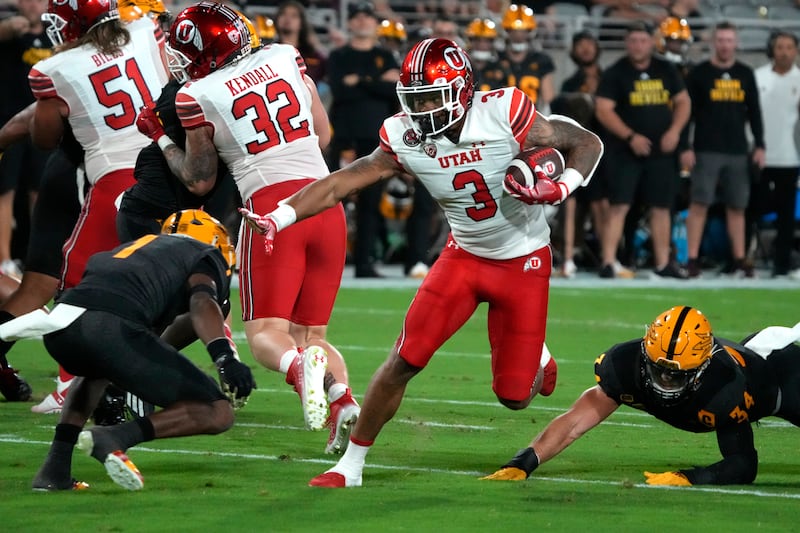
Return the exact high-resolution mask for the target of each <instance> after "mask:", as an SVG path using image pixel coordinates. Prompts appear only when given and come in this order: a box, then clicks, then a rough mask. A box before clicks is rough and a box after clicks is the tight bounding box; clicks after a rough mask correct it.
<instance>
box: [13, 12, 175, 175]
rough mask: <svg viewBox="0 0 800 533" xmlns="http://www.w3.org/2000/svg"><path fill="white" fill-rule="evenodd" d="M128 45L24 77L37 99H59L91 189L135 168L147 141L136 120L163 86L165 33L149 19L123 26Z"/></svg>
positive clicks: (44, 64)
mask: <svg viewBox="0 0 800 533" xmlns="http://www.w3.org/2000/svg"><path fill="white" fill-rule="evenodd" d="M125 27H126V28H127V29H128V31H129V32H130V34H131V40H130V42H128V44H126V45H125V46H123V47H122V48H121V49H120V52H119V54H116V55H113V56H110V55H105V54H102V53H100V52H98V51H97V50H96V49H95V48H94V47H92V46H90V45H84V46H81V47H78V48H72V49H70V50H66V51H64V52H60V53H58V54H56V55H54V56H52V57H50V58H48V59H45V60H43V61H40V62H39V63H37V64H36V65H34V67H33V68H32V69H31V71H30V74H29V76H28V80H29V81H30V85H31V89H32V90H33V94H34V96H35V97H36V98H37V99H38V100H42V99H47V98H60V99H61V100H63V101H64V102H65V103H66V104H67V105H68V106H69V123H70V126H71V127H72V132H73V133H74V134H75V138H76V139H77V140H78V142H80V143H81V146H83V149H84V150H85V156H84V157H85V164H86V176H87V178H88V179H89V182H90V183H92V184H94V183H96V182H97V180H99V179H100V178H102V177H103V176H105V175H106V174H108V173H110V172H113V171H115V170H120V169H125V168H130V169H132V168H133V167H134V166H136V157H137V156H138V155H139V152H140V151H141V149H142V148H144V147H145V146H147V145H148V144H150V139H148V138H147V137H145V136H144V135H142V134H141V133H139V130H138V129H137V128H136V116H137V115H138V114H139V109H141V107H142V106H143V105H144V104H145V103H150V104H152V103H153V102H155V101H156V100H157V99H158V97H159V96H160V95H161V88H162V87H163V86H164V85H165V84H166V83H167V71H166V68H165V67H164V62H163V60H162V59H161V47H162V46H163V44H164V34H163V33H162V32H161V30H160V29H159V28H158V27H157V26H154V25H153V22H152V21H151V20H150V19H148V18H142V19H139V20H137V21H134V22H131V23H130V24H128V25H126V26H125Z"/></svg>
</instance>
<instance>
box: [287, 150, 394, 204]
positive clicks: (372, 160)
mask: <svg viewBox="0 0 800 533" xmlns="http://www.w3.org/2000/svg"><path fill="white" fill-rule="evenodd" d="M401 173H402V169H401V167H400V166H399V165H398V164H397V162H396V161H395V160H394V159H393V158H392V156H390V155H389V154H387V153H385V152H384V151H383V150H381V149H380V148H376V149H375V151H374V152H372V153H371V154H369V155H366V156H364V157H361V158H359V159H356V160H355V161H353V162H352V163H350V164H349V165H347V166H346V167H344V168H342V169H340V170H337V171H336V172H334V173H333V174H330V175H328V176H326V177H325V178H323V179H321V180H317V181H315V182H313V183H310V184H308V185H306V186H305V187H303V188H302V189H300V190H299V191H297V192H296V193H295V194H294V195H292V196H290V197H289V198H288V199H287V200H286V202H285V203H287V204H288V205H290V206H292V207H293V208H294V210H295V212H296V213H297V220H302V219H304V218H308V217H310V216H313V215H316V214H317V213H321V212H322V211H325V210H326V209H328V208H330V207H333V206H335V205H336V204H337V203H339V202H340V201H341V200H343V199H344V198H346V197H347V196H349V195H350V194H352V193H354V192H356V191H359V190H361V189H363V188H364V187H367V186H369V185H372V184H373V183H376V182H378V181H381V180H384V179H388V178H390V177H392V176H396V175H397V174H401Z"/></svg>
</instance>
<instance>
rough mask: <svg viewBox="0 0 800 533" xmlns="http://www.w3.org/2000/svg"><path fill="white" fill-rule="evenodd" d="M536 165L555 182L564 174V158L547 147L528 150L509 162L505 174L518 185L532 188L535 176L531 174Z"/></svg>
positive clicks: (534, 183) (556, 151)
mask: <svg viewBox="0 0 800 533" xmlns="http://www.w3.org/2000/svg"><path fill="white" fill-rule="evenodd" d="M536 165H539V166H540V167H542V170H543V171H544V173H545V174H546V175H547V177H548V178H550V179H552V180H554V181H557V180H558V178H560V177H561V173H562V172H564V156H563V155H562V154H561V152H559V151H558V150H556V149H555V148H552V147H549V146H546V147H538V146H537V147H533V148H528V149H527V150H523V151H521V152H520V153H518V154H517V155H516V157H514V159H512V160H511V165H509V167H508V170H506V173H507V174H510V175H511V176H512V177H513V178H514V180H515V181H516V182H517V183H519V184H520V185H525V186H527V187H533V186H534V185H536V175H535V174H534V172H533V169H534V167H536Z"/></svg>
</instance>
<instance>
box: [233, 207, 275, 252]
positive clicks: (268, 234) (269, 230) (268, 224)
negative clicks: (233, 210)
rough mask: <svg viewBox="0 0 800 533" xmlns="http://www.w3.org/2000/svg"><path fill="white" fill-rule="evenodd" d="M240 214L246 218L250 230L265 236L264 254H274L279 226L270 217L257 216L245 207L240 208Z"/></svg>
mask: <svg viewBox="0 0 800 533" xmlns="http://www.w3.org/2000/svg"><path fill="white" fill-rule="evenodd" d="M239 213H240V214H241V215H242V218H244V221H245V223H246V224H247V225H248V226H250V229H252V230H253V231H255V232H256V233H260V234H261V235H263V236H264V252H265V253H266V254H267V255H270V254H272V250H273V248H274V247H275V235H277V234H278V225H277V224H276V222H275V219H274V218H272V217H271V216H270V215H257V214H256V213H253V212H252V211H250V210H249V209H245V208H244V207H240V208H239Z"/></svg>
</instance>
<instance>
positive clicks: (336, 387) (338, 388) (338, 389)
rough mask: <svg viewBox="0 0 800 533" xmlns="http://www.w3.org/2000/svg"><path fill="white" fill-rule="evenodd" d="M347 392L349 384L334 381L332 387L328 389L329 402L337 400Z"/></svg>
mask: <svg viewBox="0 0 800 533" xmlns="http://www.w3.org/2000/svg"><path fill="white" fill-rule="evenodd" d="M345 392H347V385H345V384H344V383H334V384H333V385H331V388H330V389H328V403H333V402H335V401H336V400H338V399H339V398H341V397H342V396H344V393H345Z"/></svg>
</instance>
